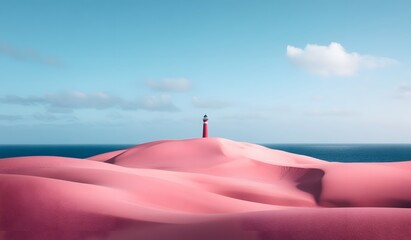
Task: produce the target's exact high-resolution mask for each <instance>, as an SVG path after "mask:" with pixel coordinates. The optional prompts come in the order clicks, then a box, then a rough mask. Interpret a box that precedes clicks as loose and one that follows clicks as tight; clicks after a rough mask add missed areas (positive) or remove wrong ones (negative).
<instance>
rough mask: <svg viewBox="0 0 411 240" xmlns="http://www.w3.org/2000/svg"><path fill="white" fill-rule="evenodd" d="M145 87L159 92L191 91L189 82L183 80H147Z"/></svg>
mask: <svg viewBox="0 0 411 240" xmlns="http://www.w3.org/2000/svg"><path fill="white" fill-rule="evenodd" d="M146 85H147V86H148V87H149V88H151V89H153V90H156V91H161V92H186V91H189V90H191V82H190V81H189V80H188V79H185V78H166V79H162V80H148V81H146Z"/></svg>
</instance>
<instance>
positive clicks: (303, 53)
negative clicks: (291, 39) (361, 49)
mask: <svg viewBox="0 0 411 240" xmlns="http://www.w3.org/2000/svg"><path fill="white" fill-rule="evenodd" d="M287 57H288V58H289V59H290V61H291V62H292V63H293V64H295V65H296V66H297V67H300V68H302V69H305V70H307V71H309V72H311V73H314V74H318V75H323V76H333V75H334V76H352V75H355V74H356V73H357V72H358V71H360V70H361V69H375V68H381V67H385V66H387V65H391V64H395V63H397V61H396V60H394V59H391V58H384V57H375V56H371V55H361V54H359V53H356V52H351V53H350V52H347V51H346V50H345V49H344V47H343V46H342V45H341V44H339V43H336V42H332V43H330V45H328V46H321V45H316V44H307V45H306V46H305V48H304V49H301V48H297V47H293V46H290V45H288V46H287Z"/></svg>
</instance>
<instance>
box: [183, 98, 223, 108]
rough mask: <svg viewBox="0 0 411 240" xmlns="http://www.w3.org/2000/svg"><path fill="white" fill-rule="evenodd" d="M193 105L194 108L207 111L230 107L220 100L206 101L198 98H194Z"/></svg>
mask: <svg viewBox="0 0 411 240" xmlns="http://www.w3.org/2000/svg"><path fill="white" fill-rule="evenodd" d="M191 103H192V104H193V106H194V107H197V108H205V109H207V108H208V109H221V108H226V107H228V106H229V104H228V103H227V102H224V101H219V100H204V99H201V98H198V97H193V98H192V99H191Z"/></svg>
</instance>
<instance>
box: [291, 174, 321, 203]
mask: <svg viewBox="0 0 411 240" xmlns="http://www.w3.org/2000/svg"><path fill="white" fill-rule="evenodd" d="M324 174H325V172H324V171H323V170H321V169H317V168H309V169H306V172H305V173H304V174H303V175H302V176H301V177H300V178H298V179H297V180H296V182H297V188H298V189H300V190H301V191H304V192H307V193H309V194H311V195H313V197H314V199H315V201H316V202H317V203H318V202H319V200H320V196H321V192H322V188H323V186H322V179H323V177H324Z"/></svg>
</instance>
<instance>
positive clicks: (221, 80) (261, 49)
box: [0, 0, 411, 144]
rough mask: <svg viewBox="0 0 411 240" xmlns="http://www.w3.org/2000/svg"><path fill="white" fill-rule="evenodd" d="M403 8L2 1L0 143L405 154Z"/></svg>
mask: <svg viewBox="0 0 411 240" xmlns="http://www.w3.org/2000/svg"><path fill="white" fill-rule="evenodd" d="M410 11H411V3H409V1H377V2H376V1H361V2H360V3H359V2H358V1H346V0H345V1H239V0H235V1H227V0H222V1H114V0H113V1H104V0H99V1H97V0H89V1H42V0H39V1H23V0H20V1H1V2H0V111H1V112H0V144H36V143H38V144H43V143H44V144H49V143H55V144H61V143H67V144H82V143H141V142H146V141H152V140H158V139H184V138H195V137H199V136H201V124H202V121H201V119H202V115H203V114H204V113H207V114H208V115H209V118H210V125H209V127H210V130H209V131H210V135H211V136H215V137H224V138H230V139H234V140H240V141H249V142H256V143H411V134H410V133H411V108H410V106H411V105H410V104H411V68H410V66H411V55H410V53H411V49H410V44H409V43H410V42H411V32H410V31H409V26H411V15H410V14H409V12H410Z"/></svg>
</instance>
